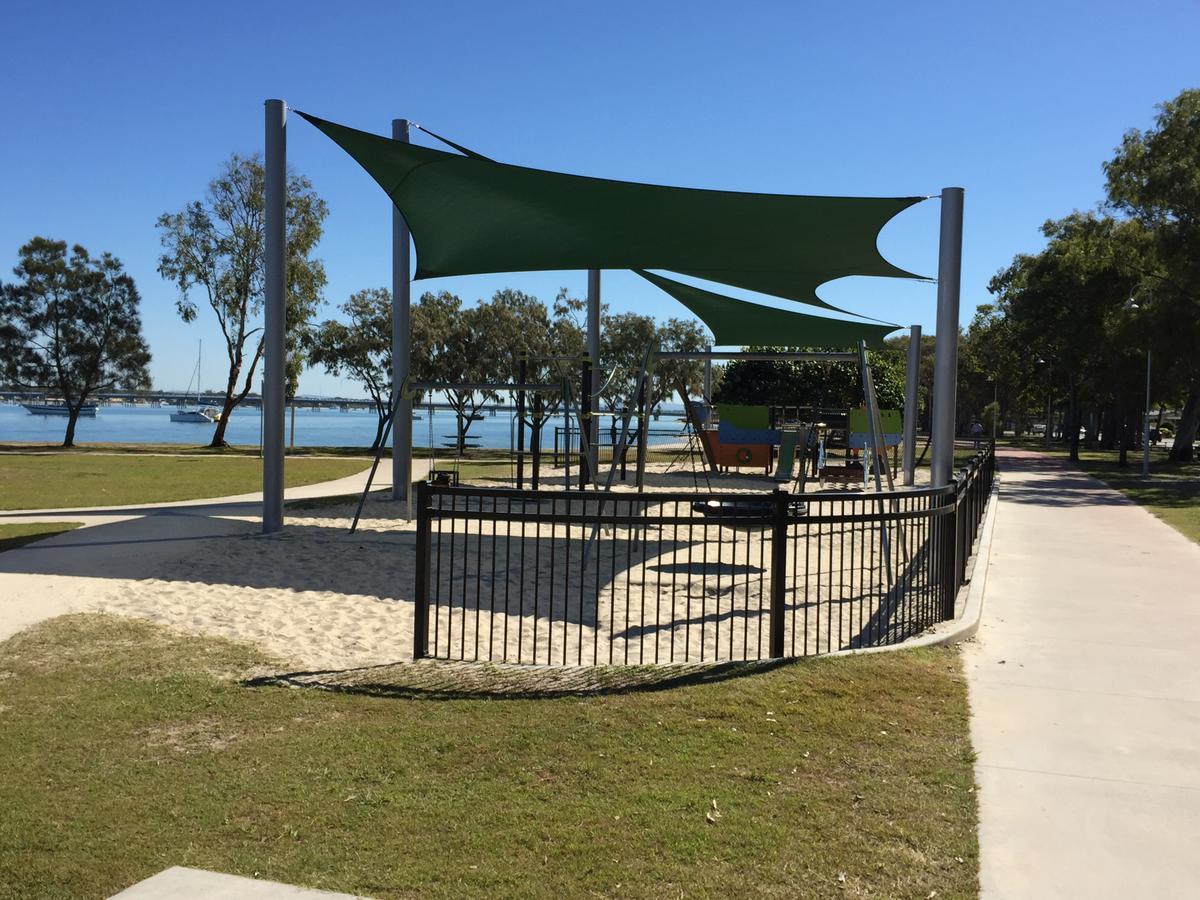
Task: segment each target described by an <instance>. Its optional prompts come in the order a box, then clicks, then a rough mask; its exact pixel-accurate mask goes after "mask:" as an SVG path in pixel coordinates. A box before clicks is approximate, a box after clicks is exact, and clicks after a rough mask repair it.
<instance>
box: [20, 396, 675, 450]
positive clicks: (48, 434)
mask: <svg viewBox="0 0 1200 900" xmlns="http://www.w3.org/2000/svg"><path fill="white" fill-rule="evenodd" d="M173 411H174V410H173V408H168V407H154V406H102V407H101V408H100V410H99V412H98V413H97V415H96V418H94V419H85V418H81V419H80V420H79V423H78V425H77V426H76V431H75V440H76V441H77V442H81V443H92V442H94V443H120V444H179V445H182V446H200V445H203V444H207V443H208V442H209V441H210V440H211V438H212V432H213V429H214V428H215V427H216V426H215V425H213V424H212V423H209V424H192V423H187V422H172V421H171V415H170V414H171V413H172V412H173ZM416 415H418V416H420V417H421V418H420V419H418V420H417V421H414V422H413V423H412V435H413V446H414V447H427V446H429V445H430V444H431V443H432V445H433V446H434V447H436V448H438V449H441V448H443V447H445V446H446V445H448V444H453V442H454V433H455V418H454V413H453V411H451V410H448V409H435V410H434V412H433V417H432V423H431V419H430V411H429V409H428V408H421V409H419V410H417V412H416ZM483 416H484V417H483V419H481V420H479V421H476V422H472V423H471V424H470V430H469V432H468V440H469V442H470V443H471V444H472V445H474V446H479V447H491V448H504V449H507V448H509V447H511V446H513V443H514V440H515V425H514V413H513V412H511V411H509V410H497V411H496V412H495V413H494V414H491V413H488V412H485V413H483ZM431 424H432V426H433V427H432V429H431V428H430V425H431ZM562 424H563V421H562V418H561V417H556V418H553V419H551V420H550V421H549V422H548V423H547V424H546V425H545V426H544V429H543V439H542V445H543V446H544V447H545V448H547V449H549V448H550V447H551V446H552V445H553V440H554V437H553V436H554V427H555V426H560V427H561V426H562ZM290 425H291V418H290V413H289V414H288V416H286V417H285V420H284V426H285V438H288V439H290V432H291V428H290ZM66 426H67V420H66V419H65V418H63V417H60V416H35V415H32V414H30V413H28V412H26V410H25V409H24V407H21V406H19V405H16V404H9V403H0V441H9V442H18V443H30V444H53V443H59V442H61V441H62V439H63V434H64V432H65V431H66ZM375 426H376V418H375V414H374V413H373V412H371V411H369V410H348V411H346V412H341V411H339V410H337V409H310V408H303V407H298V408H297V409H296V427H295V445H296V446H297V447H369V446H370V445H371V442H372V441H373V440H374V438H375ZM261 427H262V420H261V417H260V415H259V411H258V409H256V408H246V409H238V410H235V411H234V413H233V415H232V416H230V419H229V428H228V429H227V430H226V433H225V437H226V440H227V441H228V442H229V443H231V444H248V445H254V446H257V445H258V443H259V435H260V433H261V431H260V429H261ZM682 428H683V426H682V423H681V422H679V421H678V420H677V419H676V417H675V415H674V414H673V413H672V410H671V409H670V407H667V408H666V409H665V410H664V414H663V416H662V418H661V419H660V420H659V421H657V422H655V423H654V427H653V428H652V432H651V441H650V443H652V444H655V443H665V442H670V440H671V434H672V433H678V432H679V431H681V430H682ZM526 440H528V437H527V438H526Z"/></svg>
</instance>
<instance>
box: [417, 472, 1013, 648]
mask: <svg viewBox="0 0 1200 900" xmlns="http://www.w3.org/2000/svg"><path fill="white" fill-rule="evenodd" d="M993 472H994V454H993V452H992V449H991V448H988V449H987V450H984V451H981V452H980V453H979V454H978V455H977V456H976V457H975V458H974V459H972V461H971V463H970V464H969V465H968V466H967V467H966V468H964V469H963V470H962V472H960V473H959V475H958V477H957V478H956V481H955V483H954V484H953V485H951V486H947V487H944V488H926V489H920V490H904V491H897V492H895V493H849V492H839V493H816V494H799V495H796V494H788V493H785V492H778V491H777V492H774V493H771V494H746V493H711V492H700V493H692V492H688V493H684V492H671V493H665V492H649V493H631V492H629V493H626V492H617V493H601V492H596V491H528V490H512V489H492V488H475V487H465V486H464V487H450V486H441V485H422V486H421V488H420V490H419V492H418V502H417V508H418V520H417V585H416V598H417V614H416V623H415V624H416V637H415V643H414V655H415V656H417V657H426V656H428V657H436V658H441V659H456V660H481V661H482V660H486V661H492V662H506V663H527V664H538V665H596V664H609V663H622V664H629V663H633V664H649V663H674V662H709V661H727V660H746V659H763V658H768V657H783V656H808V655H815V654H821V653H829V652H832V651H835V650H839V649H843V648H851V647H869V646H882V645H886V644H892V643H895V642H897V641H900V640H903V639H905V638H907V637H909V636H911V635H913V634H917V633H919V632H921V631H923V630H925V629H926V628H928V627H929V626H931V625H933V624H935V623H936V622H939V621H942V620H944V619H947V618H953V616H954V604H955V597H956V595H957V593H958V588H959V586H960V585H961V584H962V581H963V579H964V577H965V573H966V564H967V558H968V557H969V555H970V552H971V549H972V548H973V546H974V542H975V539H976V536H977V533H978V529H979V524H980V520H981V519H982V516H983V512H984V508H985V506H986V502H987V498H988V494H989V492H990V489H991V484H992V478H993Z"/></svg>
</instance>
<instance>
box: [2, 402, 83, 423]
mask: <svg viewBox="0 0 1200 900" xmlns="http://www.w3.org/2000/svg"><path fill="white" fill-rule="evenodd" d="M21 405H22V406H23V407H25V409H27V410H28V411H29V412H30V413H31V414H32V415H35V416H69V415H70V414H71V410H70V408H69V407H68V406H67V404H65V403H22V404H21ZM96 409H97V407H96V404H95V403H85V404H83V406H81V407H79V415H80V418H85V419H94V418H96Z"/></svg>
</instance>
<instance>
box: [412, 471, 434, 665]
mask: <svg viewBox="0 0 1200 900" xmlns="http://www.w3.org/2000/svg"><path fill="white" fill-rule="evenodd" d="M429 519H430V504H429V485H428V484H427V483H426V482H424V481H420V482H418V483H417V564H416V572H417V585H416V591H415V593H416V598H415V600H416V602H415V604H414V609H413V659H424V658H425V657H427V656H428V655H429Z"/></svg>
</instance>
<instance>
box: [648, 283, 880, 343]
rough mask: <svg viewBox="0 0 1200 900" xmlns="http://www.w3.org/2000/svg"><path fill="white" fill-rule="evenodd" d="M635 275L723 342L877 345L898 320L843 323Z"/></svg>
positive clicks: (837, 320) (717, 341)
mask: <svg viewBox="0 0 1200 900" xmlns="http://www.w3.org/2000/svg"><path fill="white" fill-rule="evenodd" d="M638 274H639V275H641V276H642V277H643V278H645V279H646V280H647V281H649V282H650V283H651V284H653V285H657V286H658V287H660V288H662V289H663V290H664V291H666V292H667V293H668V294H670V295H671V296H672V297H674V298H675V299H676V300H678V301H679V302H680V303H682V304H683V305H684V306H686V307H687V308H688V309H690V310H691V311H692V312H693V313H694V314H695V315H696V317H697V318H699V319H700V320H701V321H702V322H704V324H705V325H707V326H708V328H709V330H710V331H712V333H713V338H714V339H715V340H716V343H717V344H719V345H720V346H723V347H733V346H738V347H747V346H760V347H822V348H825V349H830V350H834V349H841V348H854V347H857V346H858V342H859V341H860V340H862V341H866V342H867V346H868V347H880V346H882V345H883V339H884V338H885V337H886V336H887V335H888V334H889V333H891V332H893V331H895V330H896V329H897V328H899V327H900V326H899V325H876V324H873V323H870V322H846V321H843V320H841V319H827V318H825V317H824V316H813V315H809V314H807V313H798V312H791V311H789V310H786V309H776V308H775V307H773V306H763V305H762V304H761V303H750V302H749V301H746V300H737V299H735V298H733V297H725V296H723V295H721V294H714V293H713V292H712V291H706V290H703V289H701V288H698V287H693V286H692V285H690V284H683V283H681V282H678V281H674V280H673V279H670V278H663V277H662V276H661V275H655V274H653V273H652V272H644V271H641V270H638Z"/></svg>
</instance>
